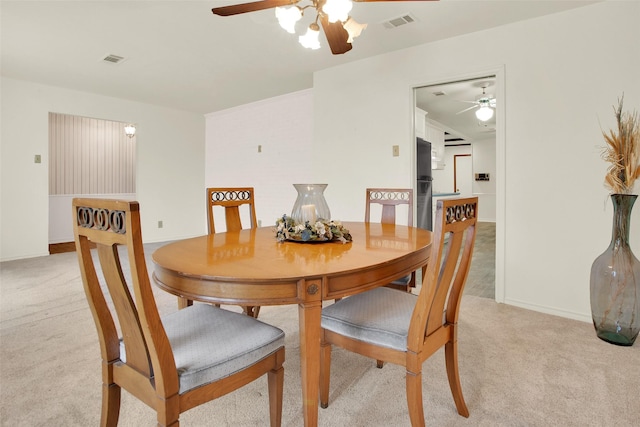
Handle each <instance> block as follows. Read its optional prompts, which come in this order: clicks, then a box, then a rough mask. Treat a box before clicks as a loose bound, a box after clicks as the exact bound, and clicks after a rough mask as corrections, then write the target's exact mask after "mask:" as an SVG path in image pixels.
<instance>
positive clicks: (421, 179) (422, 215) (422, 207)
mask: <svg viewBox="0 0 640 427" xmlns="http://www.w3.org/2000/svg"><path fill="white" fill-rule="evenodd" d="M416 143H417V149H416V162H417V168H416V170H417V173H416V176H417V182H416V204H417V218H418V221H417V224H416V226H417V227H419V228H424V229H425V230H431V231H432V230H433V222H432V219H431V216H432V212H433V208H432V206H433V189H432V188H433V186H432V184H433V182H432V181H433V179H432V177H431V143H430V142H429V141H425V140H424V139H422V138H417V141H416Z"/></svg>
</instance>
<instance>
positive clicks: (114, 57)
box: [102, 54, 124, 64]
mask: <svg viewBox="0 0 640 427" xmlns="http://www.w3.org/2000/svg"><path fill="white" fill-rule="evenodd" d="M102 60H103V61H104V62H109V63H111V64H119V63H120V62H122V61H124V57H122V56H118V55H113V54H109V55H107V56H105V57H104V58H102Z"/></svg>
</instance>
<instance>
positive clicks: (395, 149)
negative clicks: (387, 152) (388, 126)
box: [393, 145, 400, 157]
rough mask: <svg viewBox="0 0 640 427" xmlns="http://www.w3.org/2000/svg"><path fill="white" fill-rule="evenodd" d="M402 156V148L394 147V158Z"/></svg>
mask: <svg viewBox="0 0 640 427" xmlns="http://www.w3.org/2000/svg"><path fill="white" fill-rule="evenodd" d="M399 155H400V146H399V145H394V146H393V157H398V156H399Z"/></svg>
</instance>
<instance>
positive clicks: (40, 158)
mask: <svg viewBox="0 0 640 427" xmlns="http://www.w3.org/2000/svg"><path fill="white" fill-rule="evenodd" d="M33 162H34V163H42V156H40V154H36V155H35V157H34V158H33Z"/></svg>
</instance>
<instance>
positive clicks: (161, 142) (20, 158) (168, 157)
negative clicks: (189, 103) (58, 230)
mask: <svg viewBox="0 0 640 427" xmlns="http://www.w3.org/2000/svg"><path fill="white" fill-rule="evenodd" d="M1 89H2V92H1V96H2V112H1V120H2V132H1V136H2V141H1V144H0V147H1V159H0V161H1V165H2V168H1V172H0V176H1V178H2V182H1V188H2V192H1V195H0V197H1V200H0V202H1V203H0V205H1V207H0V220H1V224H0V240H1V243H0V260H3V261H5V260H9V259H17V258H27V257H34V256H41V255H48V253H49V252H48V236H49V232H48V223H49V188H48V179H49V172H48V161H49V157H48V113H49V112H56V113H64V114H73V115H78V116H85V117H95V118H100V119H107V120H115V121H124V122H134V123H136V125H137V127H138V129H137V134H136V139H137V149H138V152H137V177H136V182H137V189H136V197H137V200H138V201H139V202H140V206H141V217H142V232H143V237H144V239H145V241H147V242H154V241H165V240H172V239H178V238H183V237H190V236H195V235H199V234H204V233H206V228H207V227H206V216H205V214H206V212H205V210H204V208H203V200H202V191H203V188H204V187H203V182H204V139H205V138H204V117H203V116H202V115H199V114H194V113H190V112H185V111H179V110H172V109H168V108H162V107H156V106H152V105H147V104H141V103H137V102H131V101H127V100H122V99H116V98H110V97H106V96H100V95H93V94H89V93H83V92H77V91H71V90H67V89H63V88H58V87H52V86H45V85H39V84H34V83H29V82H24V81H20V80H14V79H8V78H4V77H3V78H2V80H1ZM35 154H41V155H42V163H40V164H36V163H34V161H33V159H34V155H35ZM158 220H163V222H164V228H162V229H158V228H157V221H158ZM69 221H71V218H70V219H69Z"/></svg>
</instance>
